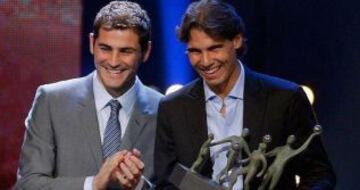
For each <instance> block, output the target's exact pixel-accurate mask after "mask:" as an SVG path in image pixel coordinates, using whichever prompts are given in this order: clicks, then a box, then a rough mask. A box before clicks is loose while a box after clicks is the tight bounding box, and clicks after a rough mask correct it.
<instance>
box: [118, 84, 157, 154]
mask: <svg viewBox="0 0 360 190" xmlns="http://www.w3.org/2000/svg"><path fill="white" fill-rule="evenodd" d="M136 96H137V97H136V101H135V104H134V109H133V113H132V115H131V117H130V120H129V123H128V125H127V127H126V131H125V134H124V137H123V139H122V142H121V147H120V149H121V150H124V149H127V150H131V149H132V148H133V147H134V145H135V143H136V142H137V139H138V137H139V136H140V135H141V133H142V131H143V129H144V128H145V126H146V125H147V123H148V121H149V119H150V118H151V116H150V114H151V110H150V108H149V100H148V95H147V93H146V88H145V87H144V86H143V84H142V83H141V82H140V81H139V86H138V89H137V93H136Z"/></svg>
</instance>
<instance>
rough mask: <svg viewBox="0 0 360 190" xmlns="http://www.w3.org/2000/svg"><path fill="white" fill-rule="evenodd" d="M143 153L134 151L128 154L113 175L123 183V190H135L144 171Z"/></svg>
mask: <svg viewBox="0 0 360 190" xmlns="http://www.w3.org/2000/svg"><path fill="white" fill-rule="evenodd" d="M140 156H141V153H140V152H139V151H138V150H136V149H134V150H133V151H132V152H127V153H126V154H125V156H124V159H123V160H122V162H121V163H120V164H119V166H118V169H117V170H115V171H114V172H113V175H114V176H115V177H116V178H117V180H118V181H119V182H120V183H121V185H122V187H123V189H135V188H136V186H137V184H138V183H139V181H140V180H141V176H142V173H143V170H144V163H143V162H142V161H141V160H140Z"/></svg>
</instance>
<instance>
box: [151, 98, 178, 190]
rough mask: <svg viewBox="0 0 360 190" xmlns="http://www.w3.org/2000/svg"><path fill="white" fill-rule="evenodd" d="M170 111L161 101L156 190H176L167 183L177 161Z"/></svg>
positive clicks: (156, 144)
mask: <svg viewBox="0 0 360 190" xmlns="http://www.w3.org/2000/svg"><path fill="white" fill-rule="evenodd" d="M169 111H170V110H167V109H166V104H165V103H164V102H163V101H160V105H159V111H158V119H157V129H156V140H155V158H154V160H155V163H154V165H155V179H154V181H155V185H156V189H176V188H175V187H174V186H172V185H171V184H170V182H168V181H167V178H168V177H169V176H170V174H171V172H172V169H173V168H174V166H175V164H176V162H177V160H176V153H175V144H174V141H173V137H172V129H171V125H170V123H169V121H168V119H169V117H168V114H170V113H169Z"/></svg>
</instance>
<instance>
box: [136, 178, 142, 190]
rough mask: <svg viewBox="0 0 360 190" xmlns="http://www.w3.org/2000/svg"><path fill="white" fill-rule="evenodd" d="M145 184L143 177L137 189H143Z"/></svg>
mask: <svg viewBox="0 0 360 190" xmlns="http://www.w3.org/2000/svg"><path fill="white" fill-rule="evenodd" d="M143 186H144V179H143V178H142V177H141V179H140V181H139V183H138V184H137V185H136V188H135V190H141V189H142V188H143Z"/></svg>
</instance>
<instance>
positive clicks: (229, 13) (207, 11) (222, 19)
mask: <svg viewBox="0 0 360 190" xmlns="http://www.w3.org/2000/svg"><path fill="white" fill-rule="evenodd" d="M193 28H196V29H200V30H202V31H204V32H205V33H206V34H207V35H209V36H210V37H212V38H214V39H227V40H232V39H234V37H235V36H236V35H238V34H242V35H244V33H245V24H244V22H243V19H242V18H241V17H240V16H239V15H238V14H237V13H236V11H235V8H234V7H233V6H231V5H229V4H227V3H224V2H222V1H220V0H201V1H198V2H193V3H191V4H190V5H189V7H188V8H187V10H186V12H185V14H184V16H183V18H182V21H181V24H180V26H178V27H177V29H176V30H177V37H178V39H179V40H180V41H182V42H185V43H187V42H188V41H189V40H190V39H189V38H190V30H191V29H193ZM243 40H244V41H243V45H242V47H241V48H240V49H238V51H237V54H238V56H239V57H241V56H243V55H244V54H245V53H246V49H247V47H246V43H245V38H244V37H243Z"/></svg>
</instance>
